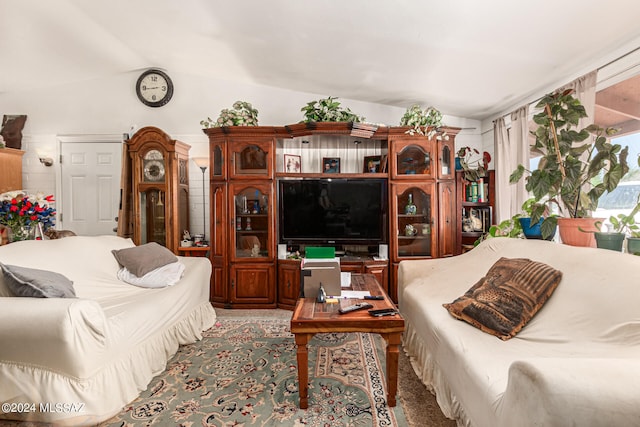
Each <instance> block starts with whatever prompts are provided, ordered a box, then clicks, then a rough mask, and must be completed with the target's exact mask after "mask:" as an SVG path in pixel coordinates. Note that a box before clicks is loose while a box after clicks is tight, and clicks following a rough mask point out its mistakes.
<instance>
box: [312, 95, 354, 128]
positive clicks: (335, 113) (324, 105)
mask: <svg viewBox="0 0 640 427" xmlns="http://www.w3.org/2000/svg"><path fill="white" fill-rule="evenodd" d="M337 99H338V98H332V97H328V98H324V99H319V100H317V101H311V102H309V103H307V105H305V106H304V107H302V108H301V109H300V111H302V112H304V120H303V122H363V121H364V117H362V116H358V115H357V114H355V113H354V112H352V111H351V110H350V109H349V108H342V107H340V102H338V101H337Z"/></svg>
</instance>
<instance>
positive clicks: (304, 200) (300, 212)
mask: <svg viewBox="0 0 640 427" xmlns="http://www.w3.org/2000/svg"><path fill="white" fill-rule="evenodd" d="M387 206H388V203H387V180H386V179H378V178H372V179H368V178H338V179H336V178H302V179H281V180H279V181H278V207H279V222H278V233H279V241H280V243H285V244H289V245H301V244H307V245H309V244H311V245H313V244H316V245H336V246H337V245H369V246H373V245H378V244H380V243H387V232H386V230H387V227H388V225H387V224H388V218H387V217H388V213H387Z"/></svg>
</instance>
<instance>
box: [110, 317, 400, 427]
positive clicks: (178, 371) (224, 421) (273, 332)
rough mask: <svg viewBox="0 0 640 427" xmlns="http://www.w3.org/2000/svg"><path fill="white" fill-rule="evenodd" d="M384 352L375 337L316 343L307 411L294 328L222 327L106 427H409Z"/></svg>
mask: <svg viewBox="0 0 640 427" xmlns="http://www.w3.org/2000/svg"><path fill="white" fill-rule="evenodd" d="M384 348H385V343H384V341H383V340H382V338H381V337H380V336H378V335H375V334H356V333H349V334H345V333H334V334H318V335H316V336H315V337H314V338H313V339H312V340H311V341H310V344H309V408H308V409H307V410H301V409H299V408H298V401H299V399H298V397H299V396H298V372H297V361H296V346H295V342H294V339H293V335H292V334H291V333H290V332H289V321H288V320H285V319H254V320H251V319H247V318H237V319H236V318H230V319H227V318H224V319H219V320H218V322H217V323H216V325H215V326H214V327H212V328H211V329H209V330H208V331H206V332H205V333H204V339H203V340H201V341H199V342H197V343H195V344H190V345H187V346H182V347H180V349H179V350H178V352H177V353H176V355H175V356H174V357H173V358H172V359H171V360H170V361H169V363H168V365H167V369H166V370H165V372H163V373H162V374H160V375H159V376H158V377H156V378H154V379H153V381H152V382H151V384H150V385H149V388H148V389H147V390H146V391H144V392H142V393H141V395H140V396H139V397H138V399H136V400H135V401H134V402H132V403H131V404H130V405H128V406H127V407H125V408H124V410H123V411H122V412H121V413H120V414H118V415H117V416H115V417H114V418H111V419H110V420H108V421H107V422H105V423H103V424H101V426H109V427H111V426H119V427H126V426H169V425H171V426H184V427H192V426H281V425H284V426H367V427H368V426H406V425H407V422H406V419H405V416H404V413H403V412H402V407H401V405H400V403H399V402H398V405H397V406H396V407H395V408H389V407H388V406H387V403H386V378H385V376H384V372H385V371H384V369H385V353H384Z"/></svg>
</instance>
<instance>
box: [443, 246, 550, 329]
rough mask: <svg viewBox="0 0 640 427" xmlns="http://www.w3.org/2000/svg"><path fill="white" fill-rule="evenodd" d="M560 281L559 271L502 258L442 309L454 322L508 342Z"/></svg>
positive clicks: (530, 262) (520, 259)
mask: <svg viewBox="0 0 640 427" xmlns="http://www.w3.org/2000/svg"><path fill="white" fill-rule="evenodd" d="M561 279H562V272H561V271H558V270H556V269H554V268H552V267H550V266H548V265H546V264H543V263H541V262H536V261H531V260H530V259H526V258H504V257H503V258H500V259H499V260H498V261H497V262H496V263H495V264H493V266H492V267H491V268H490V269H489V271H488V272H487V274H486V276H484V277H483V278H482V279H480V280H479V281H478V283H476V284H475V285H473V286H472V287H471V288H470V289H469V290H468V291H467V292H465V294H464V295H463V296H461V297H459V298H457V299H456V300H455V301H453V302H452V303H450V304H443V306H444V307H445V308H446V309H447V310H449V313H451V315H452V316H453V317H455V318H456V319H460V320H464V321H465V322H467V323H469V324H471V325H473V326H475V327H476V328H479V329H480V330H482V331H484V332H486V333H488V334H491V335H495V336H497V337H498V338H500V339H502V340H508V339H510V338H513V337H514V336H515V335H516V334H517V333H518V332H519V331H520V329H522V328H523V327H524V325H526V324H527V322H529V320H531V318H532V317H533V316H534V315H535V314H536V313H537V312H538V310H540V309H541V308H542V306H543V305H544V303H545V302H547V300H548V299H549V297H550V296H551V294H552V293H553V291H554V290H555V289H556V287H557V286H558V284H559V283H560V280H561Z"/></svg>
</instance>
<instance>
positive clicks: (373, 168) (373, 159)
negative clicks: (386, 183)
mask: <svg viewBox="0 0 640 427" xmlns="http://www.w3.org/2000/svg"><path fill="white" fill-rule="evenodd" d="M381 160H382V156H365V158H364V166H363V169H362V172H364V173H377V172H382V169H381Z"/></svg>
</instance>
